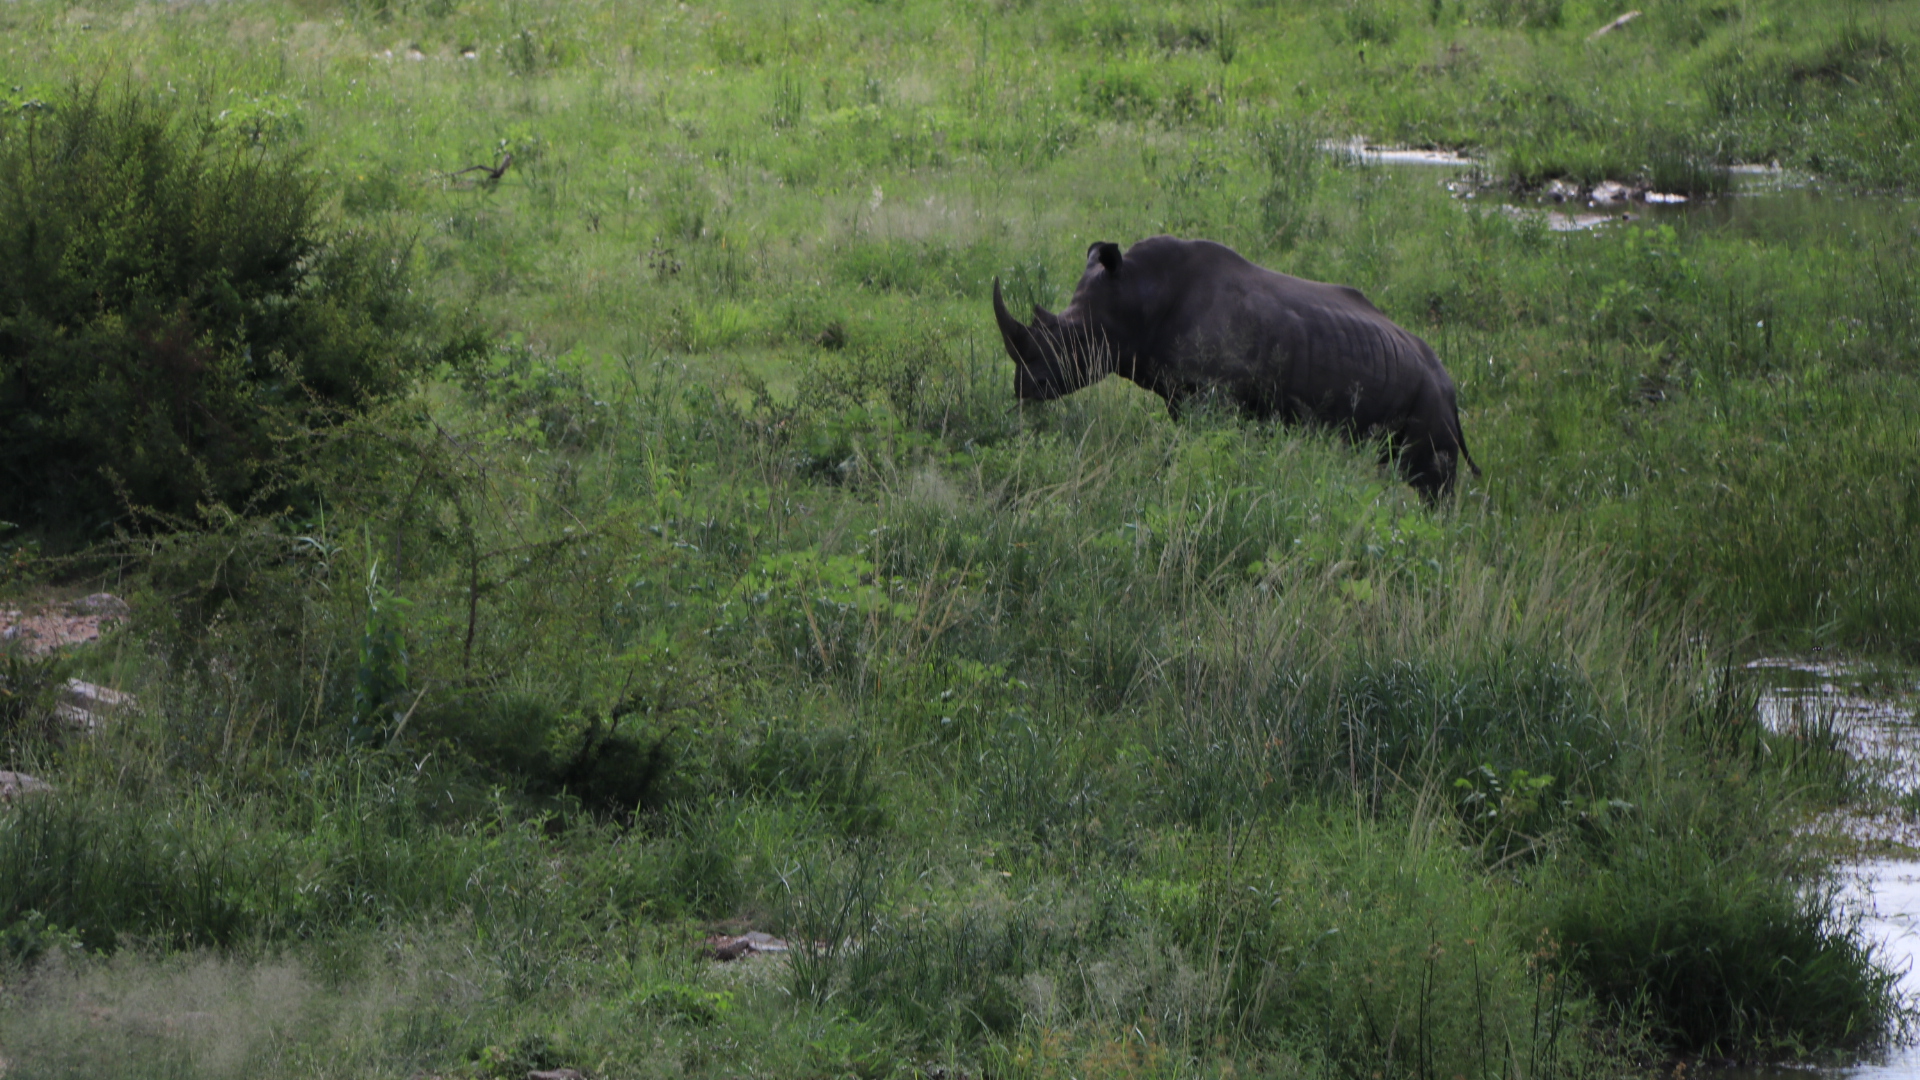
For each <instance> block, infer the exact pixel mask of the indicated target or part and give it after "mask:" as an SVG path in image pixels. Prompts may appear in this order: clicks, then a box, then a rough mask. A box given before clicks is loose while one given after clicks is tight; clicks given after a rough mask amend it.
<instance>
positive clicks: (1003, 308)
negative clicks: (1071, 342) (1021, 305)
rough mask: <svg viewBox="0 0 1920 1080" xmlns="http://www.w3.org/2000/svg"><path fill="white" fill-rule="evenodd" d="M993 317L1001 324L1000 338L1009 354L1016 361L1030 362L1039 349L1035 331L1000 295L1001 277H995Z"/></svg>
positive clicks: (1021, 362)
mask: <svg viewBox="0 0 1920 1080" xmlns="http://www.w3.org/2000/svg"><path fill="white" fill-rule="evenodd" d="M993 318H994V321H996V322H998V323H999V324H1000V340H1001V341H1002V342H1003V343H1005V345H1006V346H1007V355H1008V356H1011V357H1013V359H1014V362H1015V363H1020V364H1025V363H1030V362H1031V361H1030V359H1029V358H1030V357H1032V356H1033V355H1034V354H1036V353H1037V352H1038V351H1039V349H1038V346H1037V344H1036V343H1035V342H1034V340H1033V331H1031V330H1028V329H1027V328H1026V326H1024V325H1023V324H1022V323H1021V322H1020V320H1019V319H1016V318H1014V317H1013V313H1012V312H1010V311H1008V310H1007V302H1006V300H1005V299H1003V298H1002V297H1001V295H1000V279H999V278H997V277H996V278H994V279H993Z"/></svg>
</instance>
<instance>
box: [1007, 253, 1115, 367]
mask: <svg viewBox="0 0 1920 1080" xmlns="http://www.w3.org/2000/svg"><path fill="white" fill-rule="evenodd" d="M1104 249H1112V255H1111V256H1109V255H1108V254H1107V253H1106V251H1105V250H1104ZM1109 258H1110V259H1111V260H1112V266H1113V268H1114V269H1117V268H1118V264H1119V248H1118V247H1115V246H1114V245H1113V244H1095V245H1093V247H1091V248H1089V249H1088V251H1087V273H1088V274H1089V275H1092V274H1093V273H1094V271H1095V269H1096V267H1099V268H1101V269H1106V266H1105V262H1106V260H1107V259H1109ZM1086 291H1087V282H1086V279H1084V278H1083V279H1082V280H1081V285H1080V288H1079V289H1077V290H1076V291H1075V294H1074V302H1073V303H1071V304H1069V305H1068V306H1067V310H1066V311H1064V312H1062V313H1061V314H1059V315H1055V314H1054V313H1053V312H1051V311H1048V310H1047V309H1046V308H1043V307H1041V306H1040V305H1039V304H1035V305H1033V321H1032V322H1031V323H1022V322H1021V321H1020V320H1019V319H1016V318H1014V317H1013V313H1012V312H1010V311H1008V310H1007V302H1006V300H1004V299H1003V298H1002V297H1001V295H1000V279H999V278H997V277H996V278H994V279H993V317H994V319H995V321H997V322H998V323H999V324H1000V340H1001V342H1002V343H1003V344H1005V345H1006V347H1007V355H1008V356H1011V357H1013V368H1014V374H1013V391H1014V396H1015V397H1017V398H1019V399H1020V400H1021V401H1052V400H1053V399H1054V398H1057V397H1061V396H1064V395H1066V394H1071V393H1073V392H1074V391H1075V390H1079V389H1082V388H1084V387H1087V386H1091V385H1093V384H1094V383H1096V382H1099V381H1100V380H1101V379H1103V378H1105V377H1106V376H1107V375H1108V374H1109V373H1110V372H1112V371H1113V349H1112V348H1111V347H1110V345H1109V343H1108V341H1107V335H1106V333H1105V331H1104V330H1103V329H1102V328H1101V327H1100V326H1099V325H1097V324H1096V323H1095V322H1094V321H1093V320H1091V319H1088V318H1086V317H1085V313H1084V312H1083V310H1082V309H1083V308H1084V307H1085V306H1086V305H1085V304H1084V303H1083V302H1082V301H1083V300H1084V299H1085V294H1086Z"/></svg>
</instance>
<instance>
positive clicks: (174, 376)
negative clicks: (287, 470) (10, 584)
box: [0, 87, 451, 537]
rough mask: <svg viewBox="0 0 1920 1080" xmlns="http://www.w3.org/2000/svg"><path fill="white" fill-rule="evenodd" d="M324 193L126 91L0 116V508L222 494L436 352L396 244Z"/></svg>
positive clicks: (79, 516)
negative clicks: (360, 230) (365, 230)
mask: <svg viewBox="0 0 1920 1080" xmlns="http://www.w3.org/2000/svg"><path fill="white" fill-rule="evenodd" d="M323 206H324V199H323V196H322V193H321V191H320V190H319V188H318V186H317V185H316V183H315V181H314V180H312V179H311V178H310V177H309V176H307V175H306V174H305V173H303V172H302V170H301V168H300V162H299V160H298V158H297V156H287V155H281V154H278V153H274V152H272V151H269V150H266V149H263V148H261V147H259V146H257V145H254V144H253V143H252V141H251V140H246V139H243V138H239V137H237V136H236V135H234V134H233V133H232V132H230V131H228V130H225V129H222V128H220V127H218V126H216V125H215V124H213V123H212V122H211V121H209V120H208V119H206V118H204V117H202V116H199V115H197V114H195V113H192V112H190V111H188V110H185V109H182V108H180V107H177V106H174V105H172V104H167V103H161V102H158V101H155V100H153V99H150V98H148V97H145V96H143V95H141V94H139V93H133V92H130V93H125V94H113V93H107V92H104V91H102V90H101V89H100V88H98V87H94V88H92V89H83V88H79V87H76V88H74V89H71V90H69V91H68V92H67V93H66V94H65V95H64V96H62V97H60V98H58V99H57V100H56V101H55V102H54V103H53V104H52V105H51V106H49V107H43V108H36V109H31V110H20V111H18V112H16V113H15V114H13V115H12V116H10V117H9V118H7V119H6V120H4V121H0V415H4V416H6V417H7V418H8V421H7V423H6V425H5V426H4V428H0V515H4V516H5V517H7V518H9V519H12V520H15V521H18V522H20V523H22V524H23V525H27V526H29V527H36V528H39V529H41V530H44V531H46V532H49V533H53V534H56V535H58V534H64V535H67V536H71V537H84V536H89V535H97V533H98V532H99V531H100V530H102V529H103V528H106V527H109V526H112V525H116V524H126V523H129V522H133V523H136V524H140V525H152V524H155V523H159V522H165V521H167V520H169V519H174V518H177V517H179V516H181V515H187V514H191V513H194V512H195V511H196V509H197V508H200V507H205V506H210V505H222V506H226V507H228V508H233V509H238V508H241V507H243V506H244V505H245V504H246V503H247V502H248V501H249V500H250V499H252V498H255V497H258V496H261V495H263V494H265V492H266V490H267V489H268V487H269V486H270V484H271V480H272V478H273V476H274V475H275V472H276V469H275V466H276V464H277V463H280V462H283V461H284V460H285V459H286V456H287V454H288V453H289V450H290V448H293V447H297V446H298V444H299V436H300V435H302V434H303V433H308V432H312V431H314V430H316V429H321V428H324V427H326V426H328V425H329V424H331V423H333V422H334V421H336V420H337V419H338V418H339V417H342V416H344V415H349V414H352V413H355V412H357V411H360V410H362V409H364V408H365V407H366V406H368V405H369V404H371V403H373V402H375V401H378V400H380V399H383V398H389V397H391V396H393V395H395V394H397V393H398V392H400V391H401V390H403V389H404V388H405V387H406V386H407V385H408V384H409V382H410V380H411V379H412V377H413V376H414V374H415V373H417V372H419V371H421V370H422V369H423V368H425V367H426V366H427V365H428V364H429V363H431V362H432V361H433V360H434V359H436V352H437V350H436V349H435V347H434V346H433V345H432V344H430V343H429V334H428V329H429V320H428V318H427V315H426V311H425V309H424V308H423V307H422V306H421V305H420V304H418V303H417V302H415V301H414V300H413V299H412V297H411V295H410V292H409V289H408V269H407V268H408V258H407V255H408V253H407V251H406V249H405V246H404V245H399V244H395V243H392V242H389V241H386V240H382V239H379V238H375V237H370V236H365V235H358V234H352V233H347V232H341V231H338V230H335V229H333V228H330V227H329V226H328V225H327V223H326V222H325V221H324V218H323V214H322V209H323ZM442 355H451V354H450V353H444V352H442Z"/></svg>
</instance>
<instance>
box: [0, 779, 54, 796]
mask: <svg viewBox="0 0 1920 1080" xmlns="http://www.w3.org/2000/svg"><path fill="white" fill-rule="evenodd" d="M52 790H53V785H52V784H49V783H47V782H46V781H45V780H42V779H40V778H39V777H36V776H28V775H27V774H26V773H17V772H0V800H10V799H13V798H15V797H17V796H20V795H31V794H33V793H34V792H36V791H52Z"/></svg>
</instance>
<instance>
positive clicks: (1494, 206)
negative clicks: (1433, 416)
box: [1322, 142, 1920, 244]
mask: <svg viewBox="0 0 1920 1080" xmlns="http://www.w3.org/2000/svg"><path fill="white" fill-rule="evenodd" d="M1322 148H1323V149H1325V150H1326V151H1327V152H1328V153H1329V154H1332V155H1334V156H1336V157H1337V158H1339V159H1341V160H1342V161H1343V162H1345V163H1346V164H1348V165H1349V166H1357V167H1361V168H1370V167H1381V168H1382V171H1383V172H1385V173H1388V174H1391V175H1393V177H1394V181H1393V182H1395V183H1404V184H1410V185H1416V186H1420V187H1427V188H1431V189H1433V190H1435V191H1436V193H1438V192H1444V193H1445V194H1446V195H1447V196H1449V197H1451V198H1452V199H1453V200H1454V201H1455V202H1456V203H1457V204H1459V205H1460V206H1462V207H1466V208H1470V209H1472V210H1475V211H1477V212H1481V213H1498V214H1505V215H1507V216H1510V217H1515V218H1532V219H1538V220H1540V221H1542V222H1544V223H1545V224H1546V226H1547V228H1548V229H1550V230H1552V231H1554V232H1586V231H1595V230H1599V231H1604V230H1609V229H1614V228H1619V227H1623V226H1631V225H1648V224H1664V225H1672V226H1674V227H1675V228H1677V229H1711V230H1716V231H1726V232H1732V233H1735V234H1738V235H1743V236H1751V237H1753V238H1755V239H1758V240H1765V241H1767V242H1770V243H1787V244H1793V243H1796V242H1798V241H1799V240H1801V239H1802V238H1817V239H1819V240H1821V241H1822V242H1825V241H1827V240H1829V239H1830V238H1831V237H1832V235H1833V234H1834V233H1836V232H1840V233H1848V232H1853V233H1859V234H1861V235H1862V236H1865V237H1867V238H1868V239H1869V240H1872V239H1874V238H1877V237H1881V236H1884V235H1885V234H1886V232H1887V230H1888V229H1889V228H1892V227H1905V228H1913V227H1920V198H1916V197H1914V196H1912V195H1897V194H1887V193H1883V192H1857V191H1849V190H1847V189H1844V188H1840V187H1836V186H1834V185H1831V184H1825V183H1822V182H1821V181H1819V180H1818V179H1816V178H1812V177H1808V176H1804V175H1800V174H1796V173H1792V172H1787V171H1783V170H1781V169H1778V168H1774V167H1771V166H1763V165H1736V166H1734V167H1733V168H1732V169H1730V170H1729V174H1730V176H1729V179H1730V180H1731V181H1732V187H1731V189H1730V190H1728V191H1727V192H1726V193H1725V194H1721V195H1705V196H1695V197H1683V196H1679V195H1673V194H1668V193H1663V192H1644V193H1640V194H1638V195H1637V196H1632V197H1619V198H1614V199H1611V200H1604V201H1600V202H1593V201H1591V200H1589V199H1588V198H1586V197H1580V198H1568V199H1565V200H1564V201H1559V202H1556V201H1554V200H1553V199H1551V198H1549V197H1546V196H1544V195H1534V194H1527V195H1517V194H1514V193H1512V192H1510V191H1507V190H1505V189H1503V188H1499V187H1489V186H1486V184H1485V182H1484V181H1485V173H1484V171H1483V170H1484V168H1485V163H1484V162H1481V161H1477V160H1475V159H1472V158H1466V157H1461V156H1460V155H1458V154H1453V153H1449V152H1446V151H1436V150H1409V149H1403V148H1397V147H1381V146H1370V145H1367V144H1366V143H1364V142H1330V143H1324V144H1322Z"/></svg>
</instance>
